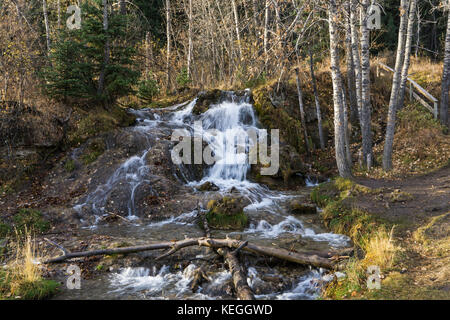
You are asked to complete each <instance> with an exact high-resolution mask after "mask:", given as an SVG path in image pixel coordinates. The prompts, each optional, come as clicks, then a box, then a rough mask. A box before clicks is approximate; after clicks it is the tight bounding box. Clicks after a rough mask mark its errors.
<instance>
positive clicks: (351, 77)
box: [345, 0, 358, 125]
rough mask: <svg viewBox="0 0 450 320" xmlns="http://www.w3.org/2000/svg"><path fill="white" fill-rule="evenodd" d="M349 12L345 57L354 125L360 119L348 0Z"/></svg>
mask: <svg viewBox="0 0 450 320" xmlns="http://www.w3.org/2000/svg"><path fill="white" fill-rule="evenodd" d="M347 13H348V16H347V17H346V25H345V57H346V62H347V87H348V99H349V106H350V122H351V124H352V125H356V124H357V121H358V103H357V98H356V85H355V64H354V62H353V53H352V52H353V51H352V28H351V21H350V15H351V3H350V0H349V1H347Z"/></svg>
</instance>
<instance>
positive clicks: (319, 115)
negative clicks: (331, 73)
mask: <svg viewBox="0 0 450 320" xmlns="http://www.w3.org/2000/svg"><path fill="white" fill-rule="evenodd" d="M309 65H310V69H311V79H312V84H313V90H314V101H315V104H316V114H317V126H318V129H319V141H320V148H321V149H325V139H324V137H323V128H322V112H321V111H320V102H319V92H318V91H317V81H316V75H315V73H314V60H313V54H312V50H311V49H310V50H309Z"/></svg>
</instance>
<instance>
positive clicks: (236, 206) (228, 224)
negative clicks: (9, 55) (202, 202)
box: [206, 196, 248, 230]
mask: <svg viewBox="0 0 450 320" xmlns="http://www.w3.org/2000/svg"><path fill="white" fill-rule="evenodd" d="M245 205H246V203H245V201H244V199H243V198H239V197H231V196H230V197H228V196H226V197H223V198H222V199H219V200H211V201H209V203H208V206H207V209H208V212H207V213H206V220H207V221H208V224H209V226H210V227H211V228H213V229H222V230H242V229H244V228H245V227H246V226H247V225H248V218H247V216H246V214H245V213H244V207H245Z"/></svg>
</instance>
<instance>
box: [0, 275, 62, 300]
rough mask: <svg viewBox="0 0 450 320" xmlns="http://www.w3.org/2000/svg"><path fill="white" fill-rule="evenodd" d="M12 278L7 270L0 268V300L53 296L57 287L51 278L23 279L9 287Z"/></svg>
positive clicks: (56, 283) (34, 298) (40, 298)
mask: <svg viewBox="0 0 450 320" xmlns="http://www.w3.org/2000/svg"><path fill="white" fill-rule="evenodd" d="M12 282H13V281H12V280H11V279H10V277H9V276H8V274H7V272H5V271H1V270H0V300H2V299H14V300H16V299H23V300H43V299H47V298H50V297H51V296H53V295H54V294H55V293H56V292H57V290H58V287H59V285H60V284H59V283H58V282H56V281H53V280H44V279H39V280H38V281H33V282H30V281H23V282H19V283H15V284H14V288H12V287H11V285H12Z"/></svg>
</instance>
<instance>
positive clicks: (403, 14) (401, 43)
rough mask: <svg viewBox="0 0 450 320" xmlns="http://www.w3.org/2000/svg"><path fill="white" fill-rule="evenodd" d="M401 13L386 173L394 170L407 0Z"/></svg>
mask: <svg viewBox="0 0 450 320" xmlns="http://www.w3.org/2000/svg"><path fill="white" fill-rule="evenodd" d="M400 12H401V16H400V27H399V30H398V44H397V57H396V60H395V70H394V76H393V80H392V89H391V97H390V100H389V111H388V119H387V126H386V137H385V142H384V149H383V169H384V170H386V171H389V170H391V169H392V149H393V144H394V133H395V121H396V116H397V98H398V93H399V89H400V82H401V70H402V66H403V57H404V54H405V30H406V25H407V16H408V1H407V0H401V4H400Z"/></svg>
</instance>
